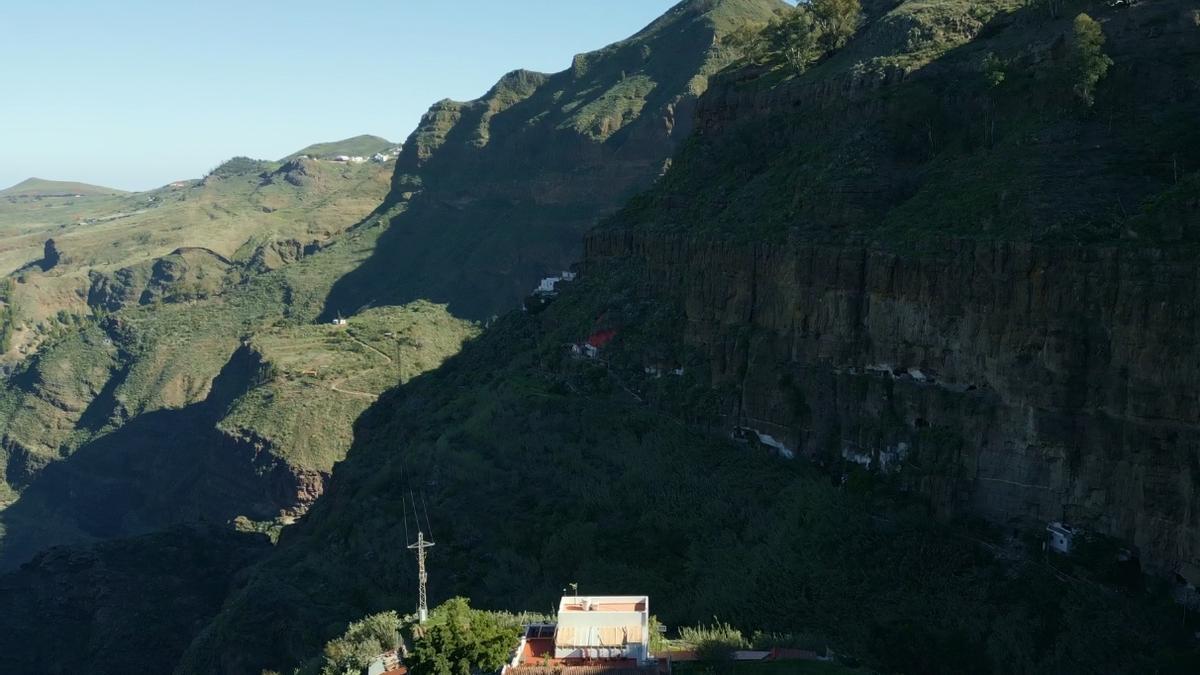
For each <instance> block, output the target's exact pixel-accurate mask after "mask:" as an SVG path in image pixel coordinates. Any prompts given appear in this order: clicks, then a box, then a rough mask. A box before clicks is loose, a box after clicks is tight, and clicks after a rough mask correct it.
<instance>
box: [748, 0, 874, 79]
mask: <svg viewBox="0 0 1200 675" xmlns="http://www.w3.org/2000/svg"><path fill="white" fill-rule="evenodd" d="M862 22H863V12H862V3H861V2H859V0H813V1H812V2H805V3H800V4H798V5H797V6H796V7H794V8H788V9H783V10H780V12H779V16H777V17H776V18H775V19H773V20H772V21H771V22H770V23H769V24H768V25H767V26H766V27H765V28H761V29H758V30H755V29H754V27H748V29H747V30H745V31H743V32H742V33H739V34H738V35H737V40H739V41H742V42H744V43H745V44H746V47H745V49H746V52H747V57H746V59H747V60H748V61H749V62H751V63H754V64H775V63H783V64H786V65H787V67H788V68H790V69H791V70H792V72H793V73H795V74H797V75H798V74H801V73H803V72H804V71H806V70H808V68H809V66H811V65H812V64H814V63H816V62H817V61H818V60H820V59H822V58H824V57H826V56H828V55H829V54H832V53H833V52H834V51H836V50H838V49H841V48H842V47H843V46H845V44H846V42H847V41H849V40H850V38H851V37H852V36H853V35H854V33H855V32H856V31H857V30H858V29H859V27H860V26H861V25H862Z"/></svg>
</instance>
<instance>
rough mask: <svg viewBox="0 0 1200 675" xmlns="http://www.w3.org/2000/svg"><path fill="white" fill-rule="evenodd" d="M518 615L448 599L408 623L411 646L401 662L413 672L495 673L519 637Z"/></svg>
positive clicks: (429, 674) (418, 674) (434, 674)
mask: <svg viewBox="0 0 1200 675" xmlns="http://www.w3.org/2000/svg"><path fill="white" fill-rule="evenodd" d="M522 628H523V626H522V625H521V622H520V621H519V619H518V617H515V616H513V615H508V614H499V613H496V612H482V611H479V610H474V609H471V606H470V604H468V602H467V601H466V600H465V599H463V598H452V599H450V600H447V601H446V602H444V603H442V604H441V605H440V606H439V607H437V608H436V609H434V610H433V611H432V612H430V614H429V620H428V621H427V622H425V623H423V624H418V625H412V626H410V628H409V630H410V632H411V634H412V644H413V648H412V651H411V652H410V654H409V656H408V658H407V659H406V660H405V663H406V664H407V665H408V667H409V672H411V673H412V674H413V675H467V674H469V673H476V672H495V671H498V670H500V669H501V668H502V667H503V666H504V664H505V663H507V662H508V658H509V655H510V654H511V653H512V650H513V647H514V646H515V645H516V644H517V640H518V639H520V637H521V631H522Z"/></svg>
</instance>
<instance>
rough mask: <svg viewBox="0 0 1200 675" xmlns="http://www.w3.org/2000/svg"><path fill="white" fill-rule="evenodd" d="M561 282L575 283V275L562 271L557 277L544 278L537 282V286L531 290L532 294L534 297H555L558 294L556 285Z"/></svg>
mask: <svg viewBox="0 0 1200 675" xmlns="http://www.w3.org/2000/svg"><path fill="white" fill-rule="evenodd" d="M563 281H566V282H571V281H575V273H574V272H567V271H563V272H560V273H559V275H558V276H554V277H546V278H545V279H542V280H541V281H540V282H538V286H537V288H535V289H533V292H534V294H536V295H555V294H557V293H558V284H559V283H560V282H563Z"/></svg>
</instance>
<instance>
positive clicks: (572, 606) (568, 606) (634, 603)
mask: <svg viewBox="0 0 1200 675" xmlns="http://www.w3.org/2000/svg"><path fill="white" fill-rule="evenodd" d="M649 605H650V598H649V597H648V596H645V595H586V596H584V595H579V596H576V595H565V596H563V599H562V601H561V602H559V604H558V612H559V613H560V614H562V613H563V612H644V611H646V608H647V607H648V606H649Z"/></svg>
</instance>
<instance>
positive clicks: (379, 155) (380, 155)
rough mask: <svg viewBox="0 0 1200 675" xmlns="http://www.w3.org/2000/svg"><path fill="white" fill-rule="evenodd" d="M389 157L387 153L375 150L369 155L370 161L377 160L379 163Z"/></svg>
mask: <svg viewBox="0 0 1200 675" xmlns="http://www.w3.org/2000/svg"><path fill="white" fill-rule="evenodd" d="M389 159H391V158H390V157H388V156H387V155H385V154H383V153H382V152H377V153H375V154H374V155H371V161H372V162H378V163H380V164H382V163H384V162H386V161H388V160H389Z"/></svg>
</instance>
